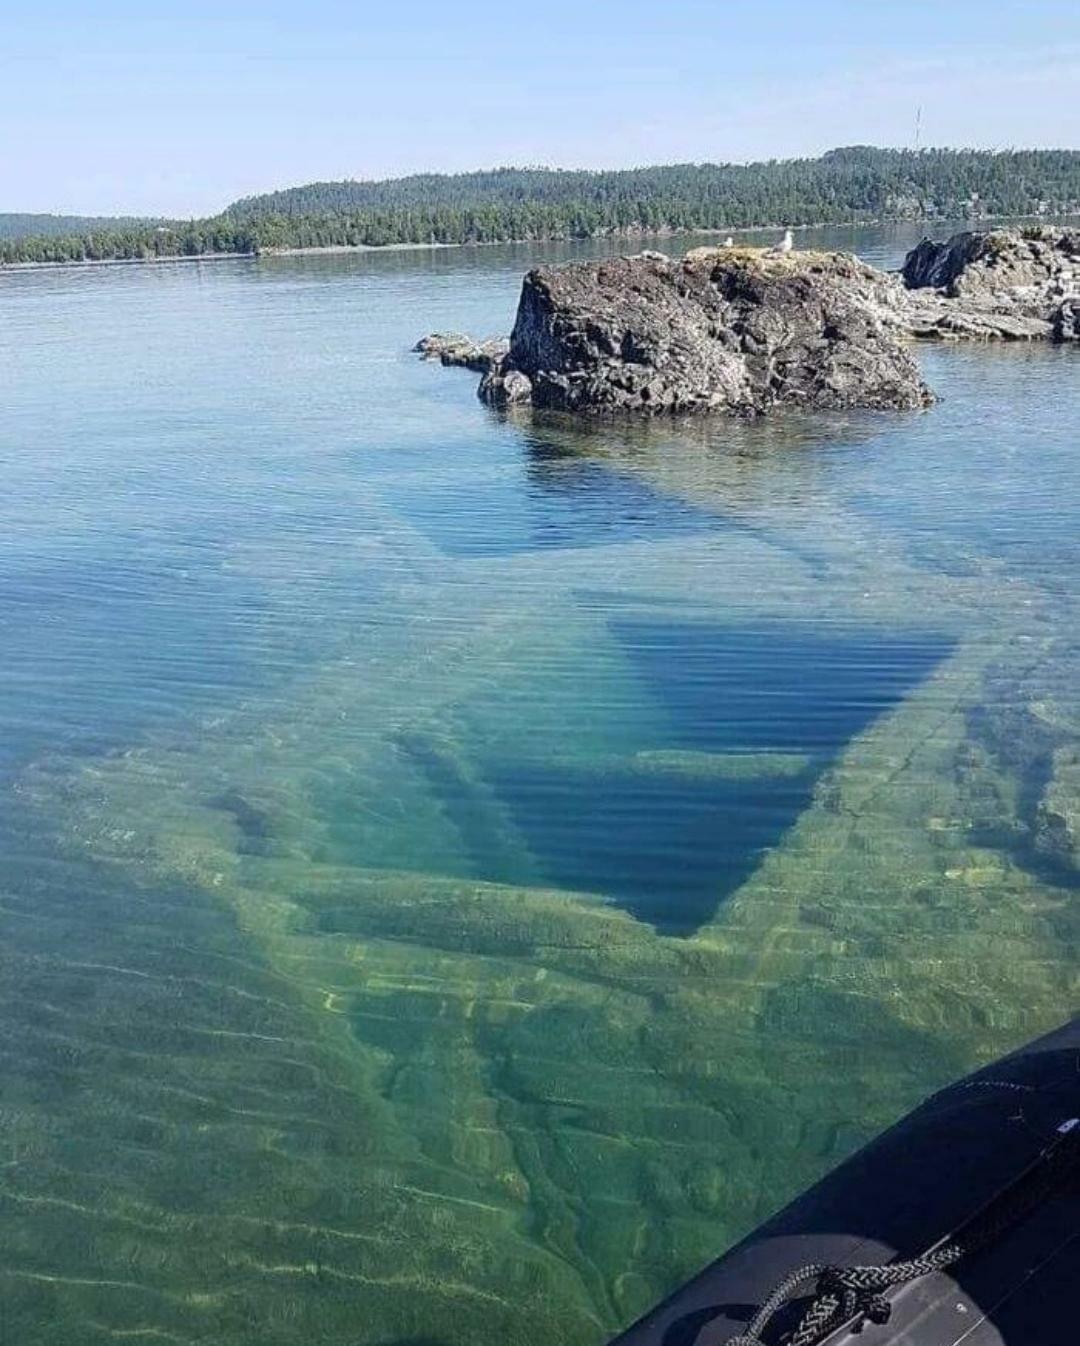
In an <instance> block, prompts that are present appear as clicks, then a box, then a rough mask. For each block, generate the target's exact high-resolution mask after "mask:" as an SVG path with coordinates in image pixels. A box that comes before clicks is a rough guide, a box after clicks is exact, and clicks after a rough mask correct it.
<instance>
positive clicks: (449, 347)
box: [413, 332, 510, 374]
mask: <svg viewBox="0 0 1080 1346" xmlns="http://www.w3.org/2000/svg"><path fill="white" fill-rule="evenodd" d="M509 349H510V343H509V341H507V340H506V338H505V337H501V338H494V337H493V338H491V339H490V340H488V341H474V340H473V339H472V337H467V336H464V335H462V334H461V333H460V332H432V333H431V334H430V336H426V337H421V338H420V340H419V341H418V342H417V343H416V345H415V346H414V347H413V350H414V351H416V353H417V354H418V355H422V356H423V357H424V359H426V360H440V361H441V362H442V363H443V364H444V365H458V366H461V367H462V368H464V369H471V370H473V371H474V372H476V373H477V374H486V373H487V372H488V370H489V369H491V368H492V367H493V366H494V365H497V364H498V363H499V362H500V361H501V360H502V359H504V358H505V356H506V353H507V351H508V350H509Z"/></svg>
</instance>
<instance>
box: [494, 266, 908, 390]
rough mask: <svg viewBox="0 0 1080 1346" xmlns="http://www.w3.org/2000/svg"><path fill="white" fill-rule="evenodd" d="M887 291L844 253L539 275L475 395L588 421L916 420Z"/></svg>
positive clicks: (879, 277) (558, 269) (527, 287)
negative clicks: (501, 354)
mask: <svg viewBox="0 0 1080 1346" xmlns="http://www.w3.org/2000/svg"><path fill="white" fill-rule="evenodd" d="M892 284H893V282H890V280H889V278H888V277H886V276H884V275H883V274H882V273H881V272H878V271H875V270H874V269H873V268H872V267H869V266H866V265H865V264H864V263H862V262H860V261H858V260H857V259H856V258H855V257H853V256H851V255H850V254H847V253H820V252H801V253H794V252H793V253H790V254H788V255H787V256H781V255H777V254H775V253H773V252H766V251H764V250H762V249H747V248H738V249H736V248H707V249H697V250H695V251H694V252H692V253H690V254H688V255H687V257H685V258H684V259H683V260H682V261H681V262H673V261H670V260H669V259H667V258H665V257H662V256H661V255H658V254H641V255H639V256H637V257H620V258H613V259H609V260H605V261H599V262H576V263H571V264H570V265H566V266H550V267H538V268H536V269H535V270H533V271H530V272H529V274H528V275H527V276H526V277H525V282H524V285H523V287H522V293H521V299H520V302H519V304H518V312H517V320H516V322H515V324H514V330H513V333H512V335H511V338H510V349H509V352H508V354H507V356H506V357H505V359H503V360H502V361H500V362H499V363H498V364H495V365H493V366H492V368H491V370H490V371H489V373H488V374H487V376H486V377H485V379H484V381H483V383H482V384H481V386H480V395H481V397H483V398H484V399H485V400H487V401H490V402H495V403H499V402H506V401H511V400H515V401H516V400H525V399H526V398H527V399H528V400H529V401H531V402H532V404H533V405H534V406H537V407H548V408H553V409H556V410H561V411H573V412H585V413H589V414H604V413H614V412H626V411H629V412H637V413H641V414H646V415H657V414H667V413H689V412H729V413H735V414H739V415H760V414H762V413H765V412H768V411H771V410H773V409H774V408H777V407H781V406H789V407H796V408H817V409H823V410H824V409H828V410H836V409H844V408H849V407H874V408H913V407H922V406H925V405H927V403H929V402H930V401H931V400H932V395H931V393H930V390H929V389H928V388H927V387H926V385H925V384H924V383H923V381H922V379H921V377H920V376H919V371H918V368H917V366H916V365H915V362H914V360H913V359H912V357H911V355H910V354H909V353H908V351H907V350H906V348H905V346H904V344H903V340H902V336H901V334H900V333H899V332H898V331H897V329H896V326H895V324H892V323H890V322H889V321H888V320H887V317H886V313H885V296H886V294H887V292H888V291H889V289H890V287H891V286H892ZM522 375H523V376H524V379H525V380H527V381H528V384H527V386H526V383H525V381H524V380H522V378H521V376H522Z"/></svg>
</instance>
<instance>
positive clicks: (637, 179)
mask: <svg viewBox="0 0 1080 1346" xmlns="http://www.w3.org/2000/svg"><path fill="white" fill-rule="evenodd" d="M1077 212H1080V151H1076V150H1009V151H1002V152H993V151H989V150H948V149H925V150H888V149H876V148H874V147H872V146H852V147H849V148H846V149H836V150H830V151H829V152H828V153H827V154H824V155H822V156H821V157H820V158H818V159H787V160H770V161H768V162H765V163H754V164H672V165H662V166H658V167H653V168H636V169H626V170H618V171H614V170H613V171H604V172H590V171H577V170H573V171H571V170H564V169H548V168H500V169H494V170H491V171H488V172H478V173H460V174H448V175H444V174H418V175H415V176H413V177H406V178H397V179H391V180H387V181H383V182H353V181H344V182H316V183H311V184H309V185H308V186H305V187H293V188H289V189H288V190H286V191H280V192H273V193H270V194H268V195H265V196H254V197H247V198H245V199H243V200H240V201H237V202H235V203H234V204H233V205H231V206H229V207H228V208H227V209H226V210H224V211H223V212H222V213H221V214H220V215H217V216H214V217H212V218H209V219H203V220H190V221H171V222H169V221H130V220H121V221H103V222H102V221H92V220H91V221H82V222H78V221H77V222H76V225H75V227H72V228H71V229H70V230H65V229H61V228H49V229H48V230H45V229H40V230H36V231H35V230H30V231H28V232H22V231H20V230H18V229H13V228H12V227H10V225H9V226H8V227H7V228H3V227H0V265H2V264H11V263H25V262H82V261H97V260H102V261H104V260H128V259H130V260H136V259H152V258H155V257H197V256H205V255H211V254H220V253H226V254H229V253H232V254H257V253H259V252H263V251H268V250H276V249H287V248H319V247H335V246H354V247H355V246H359V245H364V246H368V247H379V246H386V245H388V244H394V243H399V244H400V243H407V244H425V243H494V242H510V241H518V240H522V241H524V240H531V239H560V238H589V237H595V236H598V235H603V234H638V233H666V232H669V231H675V230H693V229H743V228H749V227H751V226H754V225H779V224H790V225H795V226H797V225H803V224H818V223H821V224H826V223H846V222H858V221H865V220H873V219H878V220H880V219H926V220H932V219H958V218H982V217H986V216H995V215H1035V214H1047V215H1061V214H1072V213H1077ZM33 218H35V217H19V216H5V217H0V220H7V221H12V220H18V219H31V220H32V219H33ZM36 218H38V219H42V218H44V219H49V220H57V221H58V220H61V219H62V217H36Z"/></svg>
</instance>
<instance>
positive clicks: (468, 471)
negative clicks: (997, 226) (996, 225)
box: [0, 230, 1080, 1346]
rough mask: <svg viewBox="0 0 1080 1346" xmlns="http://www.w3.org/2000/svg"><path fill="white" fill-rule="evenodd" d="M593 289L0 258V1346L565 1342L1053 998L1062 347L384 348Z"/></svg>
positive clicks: (1079, 707)
mask: <svg viewBox="0 0 1080 1346" xmlns="http://www.w3.org/2000/svg"><path fill="white" fill-rule="evenodd" d="M822 241H824V242H837V243H839V244H840V245H842V246H855V247H857V248H859V249H860V250H861V251H862V252H863V253H864V255H866V256H867V257H869V258H870V259H871V260H874V261H878V262H893V261H895V260H897V259H898V257H899V255H900V254H901V253H902V251H903V249H904V247H905V246H907V245H908V244H909V243H910V242H911V241H914V240H913V238H909V237H908V235H907V234H905V233H904V231H902V230H894V231H887V230H882V231H863V232H861V233H850V232H848V233H843V234H833V235H827V236H825V237H824V238H823V239H822ZM688 244H689V241H688ZM588 250H589V249H587V248H585V247H581V248H578V249H576V250H575V249H570V248H564V249H561V250H560V249H558V248H546V249H539V248H537V249H532V250H529V249H494V248H491V249H478V250H475V251H473V252H445V253H435V254H431V255H424V254H413V255H406V254H394V255H386V256H382V257H379V256H376V257H363V258H332V259H323V258H300V259H292V260H287V259H280V260H274V261H266V262H262V263H252V262H236V263H232V262H230V263H221V264H214V265H205V266H190V267H189V266H184V267H168V268H166V267H163V268H157V269H149V268H146V269H132V270H110V271H72V272H68V273H47V274H46V273H41V274H35V275H7V276H2V277H0V392H2V394H3V405H4V408H5V411H4V416H3V419H2V422H0V468H2V471H3V479H4V482H5V488H6V489H5V492H4V494H3V498H2V499H0V634H2V639H3V650H4V658H3V661H2V665H0V839H2V842H3V852H2V854H3V862H2V865H0V1052H2V1060H0V1085H2V1089H0V1279H2V1282H3V1286H2V1292H3V1300H2V1303H3V1309H2V1314H3V1320H2V1321H3V1335H4V1339H5V1340H6V1339H7V1338H8V1337H9V1336H10V1338H11V1340H12V1341H17V1342H19V1343H20V1346H44V1344H45V1343H49V1344H50V1346H52V1343H56V1342H60V1341H62V1342H64V1343H65V1346H101V1344H103V1343H118V1342H125V1341H147V1342H153V1341H160V1342H178V1343H185V1344H186V1343H206V1344H207V1346H209V1343H214V1346H256V1344H258V1346H295V1343H299V1342H304V1343H305V1344H306V1346H308V1344H310V1346H315V1344H316V1343H318V1344H319V1346H323V1344H326V1346H330V1344H331V1343H332V1344H334V1346H346V1344H348V1346H360V1344H363V1346H368V1343H371V1344H372V1346H421V1343H422V1344H423V1346H458V1343H466V1342H468V1343H470V1344H472V1343H476V1342H478V1341H479V1342H487V1341H490V1342H492V1343H495V1342H499V1343H507V1342H509V1343H529V1344H530V1346H544V1344H545V1343H549V1342H550V1343H552V1344H553V1346H554V1343H556V1342H558V1343H560V1344H562V1343H568V1342H569V1343H581V1344H582V1346H595V1344H598V1343H601V1342H602V1341H603V1340H604V1339H605V1337H606V1336H607V1335H609V1334H610V1333H612V1332H613V1331H614V1330H616V1329H617V1328H618V1327H620V1326H621V1325H624V1324H625V1323H627V1322H628V1321H630V1320H631V1319H632V1318H633V1317H634V1316H635V1315H637V1314H638V1313H639V1312H641V1311H642V1310H644V1309H645V1308H646V1307H647V1306H648V1305H649V1303H650V1302H652V1301H653V1300H654V1299H655V1298H656V1297H658V1296H659V1295H662V1294H663V1293H665V1292H666V1291H667V1290H669V1289H671V1288H673V1286H674V1285H676V1284H677V1283H678V1281H679V1280H680V1279H681V1278H683V1277H685V1276H686V1275H688V1274H690V1273H691V1272H692V1271H693V1270H695V1269H696V1268H697V1267H698V1266H699V1265H700V1264H701V1263H702V1262H704V1261H706V1260H707V1259H708V1258H710V1257H712V1256H714V1255H716V1254H717V1253H718V1252H720V1251H721V1250H722V1249H723V1248H724V1247H725V1246H726V1245H727V1244H728V1243H730V1242H731V1241H732V1240H733V1239H734V1238H736V1237H738V1236H739V1235H740V1234H741V1233H743V1232H745V1231H746V1230H747V1229H749V1228H751V1227H753V1225H755V1224H756V1223H757V1222H759V1221H760V1220H761V1219H762V1218H764V1217H765V1216H766V1215H767V1214H768V1213H770V1212H771V1211H772V1210H774V1209H775V1208H776V1207H777V1206H778V1205H779V1204H781V1203H782V1202H783V1201H784V1200H785V1199H787V1198H788V1197H790V1196H792V1195H794V1194H795V1193H796V1192H797V1191H799V1190H800V1189H801V1188H802V1187H804V1186H805V1185H806V1184H807V1183H809V1182H811V1181H813V1180H814V1179H815V1178H816V1177H818V1176H819V1175H820V1174H821V1173H822V1172H823V1171H824V1170H825V1169H827V1168H828V1167H829V1166H831V1165H832V1164H834V1163H836V1162H837V1161H838V1160H840V1159H841V1158H842V1157H843V1156H844V1155H846V1154H847V1153H849V1152H850V1151H851V1150H852V1149H853V1148H854V1147H855V1146H856V1145H858V1144H859V1143H860V1142H862V1141H863V1140H864V1139H866V1138H868V1137H869V1136H870V1135H872V1134H873V1133H874V1132H875V1131H876V1130H878V1129H879V1128H880V1127H882V1126H884V1125H886V1124H887V1123H888V1122H890V1121H891V1120H893V1119H894V1118H895V1117H897V1116H898V1115H900V1114H901V1113H902V1112H903V1111H904V1110H906V1109H907V1108H909V1107H910V1106H912V1105H913V1104H914V1103H915V1102H916V1101H918V1100H919V1099H920V1098H921V1097H922V1096H923V1095H924V1094H925V1093H926V1092H927V1091H929V1090H930V1089H932V1088H934V1087H935V1086H937V1085H939V1084H940V1083H942V1082H944V1081H945V1080H947V1079H949V1078H951V1077H952V1076H954V1075H955V1074H957V1073H959V1072H961V1071H964V1070H966V1069H969V1068H971V1067H972V1066H974V1065H975V1064H977V1063H979V1062H982V1061H984V1060H986V1059H988V1058H989V1057H991V1056H992V1055H994V1054H996V1053H999V1052H1001V1051H1003V1050H1005V1049H1006V1048H1008V1047H1011V1046H1013V1045H1016V1044H1018V1043H1019V1042H1021V1041H1023V1040H1025V1039H1026V1038H1028V1037H1030V1036H1032V1035H1033V1034H1035V1033H1036V1032H1039V1031H1041V1030H1043V1029H1046V1028H1049V1027H1052V1026H1053V1025H1054V1024H1056V1023H1057V1022H1059V1021H1060V1020H1062V1019H1064V1018H1065V1017H1067V1016H1068V1015H1069V1014H1070V1013H1071V1012H1073V1011H1074V1010H1075V1008H1076V1000H1077V973H1076V966H1077V964H1076V941H1077V933H1078V930H1077V924H1078V922H1077V876H1078V866H1080V840H1078V838H1080V635H1078V634H1077V633H1078V630H1080V625H1078V620H1077V618H1078V611H1077V608H1078V599H1077V594H1078V592H1080V584H1078V580H1080V543H1078V537H1080V528H1078V523H1080V459H1078V457H1077V454H1076V448H1075V426H1076V424H1077V420H1078V414H1080V370H1078V366H1077V363H1076V353H1075V352H1072V351H1066V350H1049V349H1027V350H1025V349H1013V348H1004V349H1001V350H994V349H972V348H956V349H928V350H925V351H923V352H922V353H921V357H920V358H921V359H922V361H923V364H924V367H925V369H926V373H927V376H928V378H929V380H930V382H931V383H932V384H933V386H934V387H935V388H936V389H937V390H938V391H939V392H940V393H941V396H942V400H941V402H940V403H939V404H938V405H937V406H936V407H934V408H933V409H932V410H930V411H929V412H927V413H921V414H917V415H900V416H871V415H866V416H842V417H841V416H834V417H823V418H817V419H813V420H802V419H798V418H788V419H783V420H777V421H773V422H770V423H768V424H765V425H754V426H744V425H732V424H728V423H727V422H718V423H713V424H707V425H706V424H698V425H690V426H680V427H673V426H653V427H631V426H625V427H608V428H594V429H592V430H589V431H584V430H581V429H575V428H573V427H572V426H569V425H567V424H563V423H559V422H552V421H548V422H541V421H530V420H528V419H527V418H522V419H510V420H505V419H499V418H498V417H496V416H493V415H492V414H491V413H489V412H488V411H487V410H485V409H484V408H483V407H481V406H480V404H479V403H478V402H477V401H476V399H475V397H474V380H473V379H472V378H471V377H470V376H467V375H463V374H460V373H458V372H457V371H446V370H442V369H439V368H436V367H432V366H427V365H423V364H421V363H418V362H416V361H415V359H414V358H413V357H410V356H409V354H408V351H407V348H408V346H409V345H410V344H411V342H412V341H413V340H415V338H416V337H417V336H418V335H420V334H421V333H422V332H424V331H427V330H430V329H433V328H444V329H445V328H453V327H460V328H463V329H466V330H471V331H473V332H476V333H478V334H487V333H488V332H497V331H499V330H504V329H505V328H506V326H507V325H508V322H509V318H510V315H511V313H512V309H513V303H514V299H515V295H516V290H517V285H518V281H519V278H520V273H521V271H522V270H523V269H524V268H525V266H527V265H528V263H529V261H530V260H531V259H532V258H534V257H537V256H541V255H543V256H551V255H556V256H557V255H570V254H571V253H572V252H575V251H576V252H579V253H580V252H583V251H588Z"/></svg>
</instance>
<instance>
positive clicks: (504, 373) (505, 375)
mask: <svg viewBox="0 0 1080 1346" xmlns="http://www.w3.org/2000/svg"><path fill="white" fill-rule="evenodd" d="M478 391H479V394H480V397H481V398H482V399H483V400H484V401H485V402H490V403H491V405H492V406H495V407H505V406H511V405H513V404H514V403H523V402H531V401H532V393H533V386H532V379H530V378H529V376H528V374H523V373H522V372H521V370H520V369H503V368H502V367H501V364H500V365H495V366H494V367H493V368H491V369H489V370H488V372H487V373H486V374H485V375H484V377H483V378H482V379H481V380H480V388H479V390H478Z"/></svg>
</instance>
